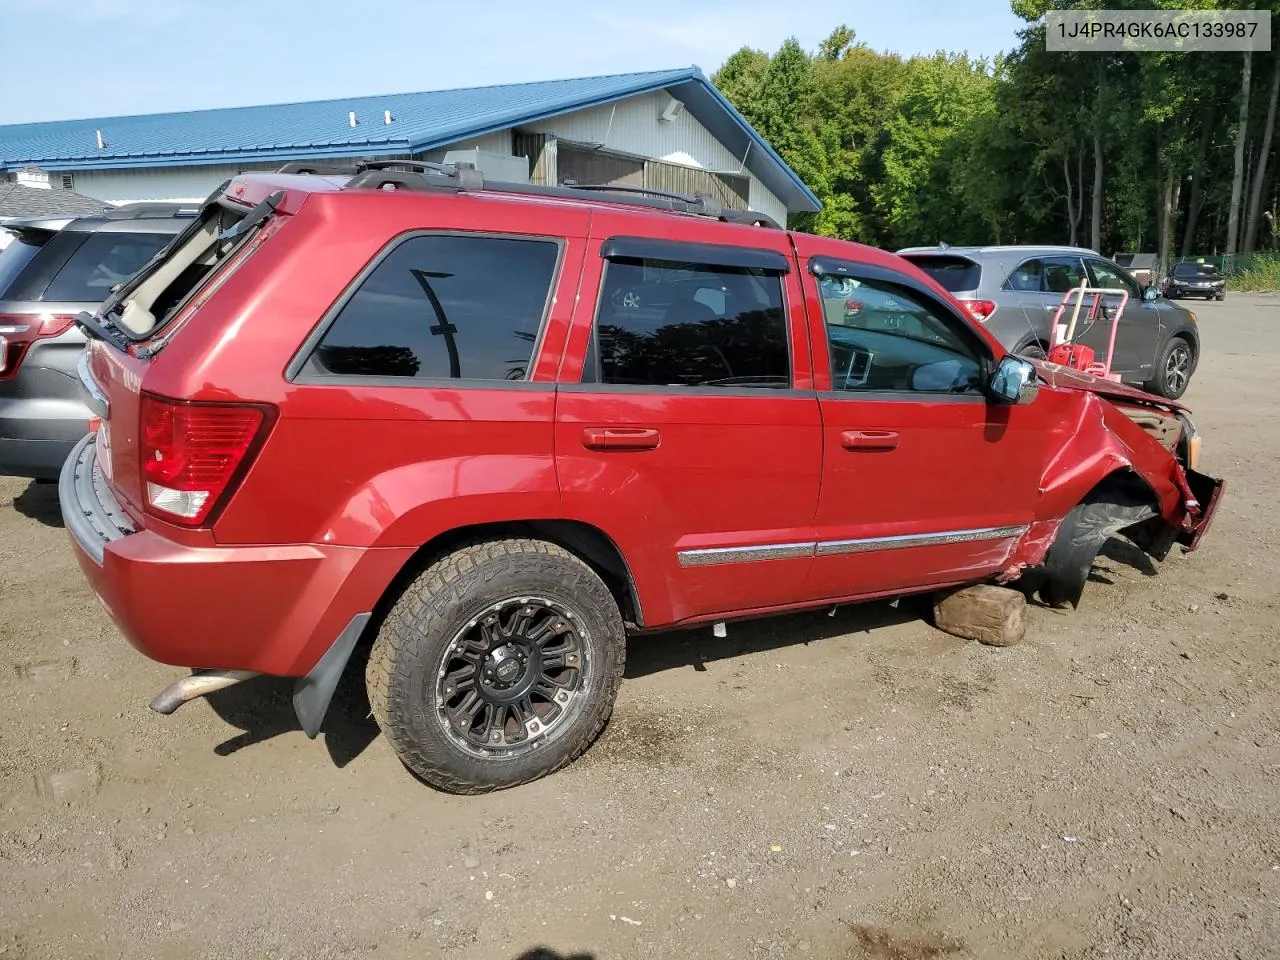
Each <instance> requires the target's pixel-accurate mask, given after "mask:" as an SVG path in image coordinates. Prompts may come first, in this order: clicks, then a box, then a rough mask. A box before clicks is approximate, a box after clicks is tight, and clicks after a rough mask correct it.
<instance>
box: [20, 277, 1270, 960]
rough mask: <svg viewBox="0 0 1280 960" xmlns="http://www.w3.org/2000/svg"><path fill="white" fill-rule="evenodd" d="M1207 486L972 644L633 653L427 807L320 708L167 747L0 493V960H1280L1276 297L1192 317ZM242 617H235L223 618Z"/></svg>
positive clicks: (803, 625) (764, 631) (890, 631)
mask: <svg viewBox="0 0 1280 960" xmlns="http://www.w3.org/2000/svg"><path fill="white" fill-rule="evenodd" d="M1193 308H1194V309H1195V310H1196V311H1197V313H1199V314H1200V317H1201V321H1202V327H1203V335H1204V337H1205V340H1206V343H1207V349H1206V354H1205V357H1204V359H1203V362H1202V364H1201V367H1200V370H1199V372H1198V374H1197V377H1196V379H1195V380H1194V381H1193V383H1192V386H1191V389H1190V391H1189V393H1188V396H1187V400H1188V402H1189V404H1190V405H1191V406H1192V408H1193V410H1194V411H1195V415H1196V419H1197V423H1198V425H1199V426H1200V428H1201V430H1202V432H1203V433H1204V434H1205V451H1204V461H1205V465H1206V467H1207V469H1208V470H1209V471H1210V472H1214V473H1217V474H1218V475H1221V476H1225V477H1227V478H1228V479H1229V482H1230V484H1231V489H1230V491H1229V493H1228V496H1227V499H1226V500H1225V501H1224V505H1223V507H1222V509H1221V511H1220V512H1219V514H1218V519H1217V520H1216V521H1215V524H1214V528H1213V530H1212V531H1211V533H1210V535H1209V536H1208V538H1207V539H1206V541H1205V543H1204V545H1203V546H1202V548H1201V549H1200V550H1199V551H1197V552H1196V553H1194V554H1191V555H1186V556H1184V555H1182V554H1181V553H1175V554H1174V555H1173V556H1171V557H1170V559H1169V560H1168V561H1167V562H1166V563H1164V564H1163V565H1161V566H1160V568H1159V570H1158V571H1156V570H1155V569H1153V568H1152V567H1151V566H1150V565H1149V564H1147V563H1145V562H1144V560H1143V558H1142V556H1141V555H1140V554H1137V553H1136V551H1135V550H1133V548H1131V547H1128V546H1126V545H1125V544H1123V543H1120V542H1114V541H1113V542H1112V543H1111V544H1109V545H1108V547H1107V548H1106V550H1105V551H1104V556H1103V557H1102V558H1100V560H1099V562H1098V565H1097V568H1096V570H1095V577H1094V582H1092V583H1091V584H1090V585H1089V587H1088V588H1087V591H1086V593H1085V599H1084V603H1083V604H1082V606H1081V609H1080V610H1079V611H1077V612H1058V611H1051V610H1047V609H1043V608H1041V609H1036V610H1034V611H1033V612H1032V624H1031V629H1030V632H1029V635H1028V639H1027V641H1026V642H1025V643H1024V644H1023V645H1021V646H1018V647H1012V648H1008V649H999V648H988V647H982V646H980V645H977V644H973V643H966V642H963V641H960V640H957V639H955V638H952V637H949V636H946V635H943V634H941V633H938V632H936V631H935V630H933V629H932V628H930V627H929V626H927V625H926V624H925V623H924V622H922V620H921V619H920V607H919V605H918V604H916V603H913V602H911V601H904V602H903V603H902V604H901V606H900V607H899V608H897V609H895V608H893V607H891V606H890V605H888V604H874V605H870V606H865V607H862V608H857V609H842V610H841V611H839V612H838V613H837V614H836V615H835V616H834V617H828V616H827V615H826V614H825V613H818V614H815V615H806V616H797V617H787V618H782V619H777V620H772V621H762V622H758V623H755V624H752V625H745V626H731V628H730V630H729V636H728V638H727V639H726V640H716V639H714V638H713V637H712V636H711V634H710V631H709V630H702V631H697V632H689V633H682V634H676V635H669V636H663V637H658V638H648V639H643V640H636V641H633V642H632V644H631V648H630V652H629V656H628V673H627V676H628V680H627V682H626V683H624V685H623V688H622V692H621V696H620V699H619V703H618V707H617V710H616V712H615V714H614V718H613V720H612V722H611V723H610V725H609V727H608V728H607V730H606V732H605V734H604V736H603V737H602V739H601V740H600V741H599V742H598V743H597V745H596V746H595V747H594V748H593V749H592V750H591V752H590V753H589V754H588V755H587V756H586V757H585V758H584V759H582V760H580V761H579V762H578V763H576V764H574V765H572V766H570V767H569V768H568V769H566V770H565V771H564V772H562V773H560V774H558V775H556V776H554V777H551V778H548V779H545V780H542V781H540V782H538V783H535V784H533V785H531V786H528V787H524V788H520V789H516V790H511V791H506V792H503V793H500V794H495V795H490V796H487V797H481V798H455V797H450V796H445V795H441V794H437V793H435V792H433V791H431V790H430V789H429V788H427V787H424V786H422V785H420V784H419V783H418V782H417V781H416V780H414V778H413V777H411V776H410V775H409V774H408V773H407V772H406V771H405V770H404V768H403V767H402V766H401V765H400V764H399V763H398V762H397V761H396V759H395V757H394V756H393V754H392V752H391V750H390V748H389V746H388V745H387V743H386V742H385V741H384V740H383V739H382V738H381V737H379V736H378V735H377V731H376V729H375V728H374V727H373V725H372V722H371V721H369V720H368V719H366V717H367V712H368V706H367V702H366V701H365V700H364V698H363V694H362V692H361V690H360V684H359V683H358V682H353V683H349V684H347V686H346V688H345V689H341V690H340V691H339V697H338V701H337V704H336V706H335V709H334V711H333V712H332V713H331V715H330V720H329V722H328V730H327V731H326V732H324V733H322V734H321V736H320V738H319V739H317V740H316V741H309V740H307V739H306V737H305V736H304V735H303V734H302V733H301V732H300V730H299V729H298V725H297V722H296V721H295V720H294V718H293V715H292V712H291V709H290V706H289V692H290V688H289V685H288V684H287V683H280V682H276V681H254V682H252V683H249V684H245V685H243V686H241V687H239V688H236V689H232V690H228V691H224V692H223V694H222V695H220V696H218V697H217V698H216V699H213V700H210V701H199V702H196V703H193V704H191V705H189V706H187V707H184V708H183V709H182V710H181V711H179V712H178V713H177V714H175V715H174V716H172V717H161V716H159V715H156V714H153V713H151V712H150V711H149V710H148V709H147V703H148V701H149V700H150V698H151V697H152V696H153V695H154V694H155V693H157V692H158V691H159V690H160V689H161V688H162V687H164V686H165V685H166V684H168V683H169V682H170V681H172V680H173V679H176V678H177V677H178V676H180V675H181V671H178V670H176V669H173V668H169V667H164V666H160V665H157V664H154V663H150V662H148V661H146V660H145V659H143V658H142V657H141V656H140V655H139V654H137V653H135V652H134V651H133V649H132V648H131V647H129V646H128V645H127V643H126V642H125V641H124V640H123V639H122V638H121V637H120V636H119V635H118V634H117V632H116V630H115V629H114V627H113V626H112V625H111V623H110V622H109V620H108V619H107V617H106V615H105V614H104V613H103V612H102V611H101V610H100V609H99V607H98V605H97V603H96V602H95V601H94V599H93V597H92V596H91V594H90V592H89V590H88V589H87V588H86V586H85V584H84V582H83V580H82V579H81V576H80V574H79V571H78V569H77V568H76V566H75V563H74V562H73V560H72V558H71V554H70V550H69V547H68V545H67V542H66V534H65V532H64V531H63V530H62V529H61V527H60V525H59V520H58V512H57V504H56V493H55V490H54V488H53V487H49V486H35V485H30V486H29V485H28V484H26V483H25V482H21V481H16V480H3V479H0V654H2V656H3V667H2V672H0V804H2V805H3V806H2V807H0V811H2V812H0V957H3V960H10V958H24V960H26V958H46V957H48V958H73V957H104V958H105V957H111V958H115V957H119V958H129V960H137V958H143V957H154V958H161V960H169V958H188V957H191V958H194V957H201V958H224V957H225V958H255V960H258V958H308V960H324V958H378V960H400V958H406V960H407V958H413V960H423V958H434V957H444V958H455V957H456V958H466V960H470V958H486V960H515V958H517V957H523V958H526V960H531V958H541V960H552V958H556V957H565V958H567V957H572V958H574V960H585V958H587V957H593V958H598V960H613V958H663V960H667V958H678V957H715V958H742V960H747V958H784V957H788V958H789V957H813V958H842V960H858V958H872V960H929V958H935V957H938V958H944V957H945V958H970V957H972V958H1006V957H1008V958H1014V957H1016V958H1027V960H1031V958H1035V960H1052V958H1073V960H1075V958H1079V960H1085V958H1089V960H1093V958H1102V957H1117V958H1119V957H1124V958H1129V957H1142V958H1147V957H1161V958H1163V957H1168V958H1175V957H1176V958H1209V957H1215V958H1216V957H1222V958H1239V960H1255V958H1264V957H1271V958H1274V957H1280V698H1278V696H1277V690H1278V689H1280V671H1277V661H1278V660H1280V646H1278V645H1277V636H1278V628H1277V615H1278V614H1280V611H1278V610H1277V594H1278V592H1277V583H1278V582H1280V550H1278V548H1277V543H1278V542H1280V508H1278V507H1277V503H1278V502H1280V456H1278V454H1280V421H1278V420H1277V419H1276V418H1275V417H1274V416H1273V415H1272V414H1270V413H1268V412H1265V411H1266V407H1268V406H1273V405H1274V403H1275V397H1276V379H1277V376H1280V298H1266V297H1254V298H1246V297H1244V296H1238V297H1232V298H1230V299H1229V300H1228V301H1227V302H1226V303H1224V304H1217V303H1209V304H1204V305H1201V304H1198V303H1197V304H1195V305H1194V307H1193ZM227 600H228V602H234V598H230V597H229V598H227Z"/></svg>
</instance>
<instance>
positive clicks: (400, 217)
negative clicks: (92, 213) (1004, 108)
mask: <svg viewBox="0 0 1280 960" xmlns="http://www.w3.org/2000/svg"><path fill="white" fill-rule="evenodd" d="M832 278H840V280H841V281H842V282H841V283H840V284H836V286H839V287H840V288H841V289H843V288H844V287H845V286H848V285H849V284H853V285H855V286H857V287H858V288H859V290H860V294H859V301H860V302H861V303H863V304H865V305H866V307H865V309H862V310H860V311H858V312H856V314H854V315H849V313H848V311H846V310H843V309H841V310H836V311H828V310H826V309H825V306H826V305H825V304H824V296H823V294H824V291H825V290H828V289H829V288H830V287H831V286H832V283H831V281H832ZM844 281H848V283H845V282H844ZM79 323H80V324H81V326H82V327H83V328H84V330H85V331H86V332H87V333H88V334H89V337H90V345H89V347H88V349H87V350H86V352H85V354H84V358H83V360H82V362H81V368H80V377H81V379H82V381H83V383H84V388H85V393H86V396H87V399H88V402H89V403H90V404H91V406H92V407H93V409H94V412H95V415H96V417H97V418H98V419H97V421H96V422H95V429H94V431H93V432H92V433H91V434H89V435H88V436H86V437H85V438H84V440H83V441H81V443H80V444H79V446H78V447H77V448H76V450H75V452H74V453H73V454H72V455H71V456H70V457H69V459H68V460H67V463H66V466H65V467H64V469H63V473H62V477H61V481H60V495H61V501H62V509H63V516H64V518H65V521H66V526H67V529H68V531H69V533H70V537H71V540H72V542H73V544H74V548H75V552H76V554H77V557H78V559H79V562H80V566H81V568H82V569H83V571H84V573H85V575H86V576H87V577H88V579H89V581H90V583H91V584H92V586H93V589H94V590H95V592H96V593H97V595H98V597H99V598H100V599H101V601H102V603H103V605H104V606H105V607H106V609H107V611H108V612H109V613H110V615H111V616H112V618H113V619H114V620H115V622H116V623H117V624H118V625H119V627H120V629H121V631H122V632H123V633H124V634H125V636H126V637H127V638H128V639H129V640H130V642H131V643H132V644H133V645H134V646H135V647H137V649H138V650H140V651H141V652H142V653H144V654H145V655H147V656H148V657H151V658H153V659H155V660H159V661H162V662H164V663H169V664H174V665H181V666H184V667H190V668H195V669H196V673H195V674H194V675H193V676H189V677H186V678H184V679H182V680H180V681H178V682H177V683H175V685H174V686H173V687H171V688H170V689H169V690H167V691H165V692H164V693H162V694H161V695H160V696H159V697H157V699H156V701H155V703H154V704H153V706H154V707H155V708H156V709H157V710H160V711H161V712H166V713H167V712H171V711H172V710H174V709H175V708H176V707H177V706H178V705H179V704H180V703H182V702H185V701H186V700H189V699H192V698H193V697H195V696H199V695H202V694H204V693H207V692H209V691H210V690H213V689H217V688H219V687H223V686H227V685H229V684H231V683H234V682H238V681H239V680H242V679H244V678H246V677H249V676H253V675H256V674H271V675H276V676H281V677H294V678H297V681H296V687H295V695H294V704H295V708H296V712H297V715H298V718H299V721H300V723H301V725H302V727H303V729H304V730H305V731H306V733H307V734H308V735H309V736H315V735H316V733H317V731H318V730H319V728H320V725H321V722H322V719H323V717H324V714H325V711H326V709H327V707H328V705H329V701H330V698H331V696H332V693H333V690H334V687H335V685H336V684H337V682H338V679H339V677H340V676H341V675H342V674H343V672H344V670H345V669H346V668H347V664H348V662H349V661H350V659H351V654H352V651H353V650H354V649H355V648H356V647H357V645H359V644H360V643H361V642H362V641H367V642H369V643H371V644H372V649H371V651H370V652H369V660H368V667H367V671H366V677H365V679H366V683H367V687H368V692H369V698H370V702H371V703H372V706H373V713H374V716H375V717H376V719H377V721H378V723H379V725H380V726H381V729H382V730H383V731H384V733H385V734H386V736H387V737H388V738H389V740H390V742H391V743H392V744H393V746H394V748H395V750H396V751H397V753H398V755H399V756H400V757H401V758H402V760H403V761H404V763H405V764H406V765H407V766H408V767H409V768H410V769H412V770H413V771H414V772H415V773H417V774H418V775H419V776H421V777H422V778H423V779H425V780H426V781H428V782H429V783H431V784H433V785H435V786H437V787H439V788H441V789H444V790H448V791H453V792H460V793H477V792H482V791H487V790H492V789H496V788H501V787H509V786H513V785H515V784H519V783H524V782H527V781H530V780H533V779H536V778H538V777H541V776H543V775H545V774H548V773H550V772H551V771H554V770H556V769H557V768H559V767H561V766H563V765H564V764H566V763H569V762H570V761H572V760H574V759H575V758H576V757H578V756H579V755H580V754H582V753H583V752H584V751H585V750H586V749H588V747H589V746H590V744H591V742H592V740H593V739H594V738H595V737H596V736H597V734H598V733H599V732H600V730H601V729H602V728H603V726H604V724H605V723H606V721H607V719H608V717H609V715H610V712H611V709H612V705H613V701H614V697H615V694H616V692H617V689H618V684H619V681H620V678H621V676H622V672H623V659H624V655H625V640H626V637H627V634H628V633H643V632H647V631H653V630H659V629H666V628H671V627H683V626H688V625H692V624H699V623H718V622H721V621H726V620H730V619H735V618H746V617H754V616H759V615H765V614H772V613H777V612H780V611H786V610H796V609H802V608H806V607H817V606H826V605H830V604H834V603H847V602H853V601H859V600H866V599H869V598H875V597H891V596H899V595H905V594H910V593H918V592H924V591H932V590H936V589H939V588H945V587H951V586H956V585H963V584H970V583H979V582H983V581H998V582H1005V583H1009V582H1015V581H1016V582H1017V583H1019V584H1021V585H1022V586H1024V587H1025V588H1027V589H1028V590H1039V592H1040V595H1041V596H1042V598H1044V599H1045V600H1046V601H1048V602H1051V603H1054V604H1074V603H1076V602H1077V601H1078V600H1079V598H1080V595H1081V591H1082V589H1083V585H1084V582H1085V579H1086V577H1087V575H1088V572H1089V567H1090V564H1091V562H1092V561H1093V559H1094V557H1095V556H1096V554H1097V552H1098V550H1099V549H1100V547H1101V545H1102V543H1103V542H1104V541H1105V540H1106V538H1107V537H1108V536H1110V535H1111V534H1113V533H1116V532H1121V531H1122V532H1124V533H1125V534H1126V535H1128V536H1130V537H1131V538H1132V539H1133V540H1134V541H1135V542H1137V543H1138V544H1139V545H1140V546H1142V547H1143V548H1144V549H1145V550H1146V551H1147V552H1149V553H1150V554H1151V555H1152V556H1154V557H1156V558H1160V559H1163V558H1164V557H1165V556H1166V555H1167V553H1168V552H1169V551H1170V550H1172V549H1173V547H1174V546H1175V545H1176V544H1181V546H1182V548H1183V549H1184V550H1192V549H1194V548H1195V547H1196V545H1197V543H1198V542H1199V540H1200V537H1201V536H1202V534H1203V533H1204V532H1205V530H1206V529H1207V528H1208V525H1209V522H1210V519H1211V517H1212V514H1213V511H1214V509H1215V506H1216V505H1217V502H1218V499H1219V496H1220V493H1221V490H1222V483H1221V481H1219V480H1216V479H1214V478H1212V477H1209V476H1206V475H1204V474H1201V473H1199V472H1197V471H1196V469H1195V466H1196V458H1197V453H1198V449H1199V437H1198V436H1197V435H1196V432H1195V429H1194V428H1193V426H1192V423H1191V420H1190V419H1189V418H1188V417H1187V415H1186V412H1185V410H1184V409H1183V408H1182V407H1181V406H1180V405H1179V404H1178V403H1176V402H1172V401H1168V400H1162V399H1160V398H1157V397H1153V396H1150V395H1147V394H1145V393H1142V392H1141V391H1138V390H1136V389H1132V388H1128V387H1124V386H1121V385H1119V384H1115V383H1110V382H1107V381H1102V380H1096V379H1094V378H1092V377H1089V376H1086V375H1083V374H1077V373H1072V372H1071V371H1067V370H1064V369H1063V368H1060V367H1054V366H1051V365H1048V364H1045V363H1037V364H1034V365H1033V364H1032V363H1030V362H1028V361H1026V360H1023V359H1020V358H1017V357H1013V356H1007V355H1005V353H1004V352H1003V351H1002V350H1001V348H1000V345H999V344H998V343H997V342H996V341H995V340H994V339H993V338H992V337H991V336H990V335H989V334H988V333H987V332H986V331H985V330H984V329H983V327H982V325H981V324H978V323H974V322H972V321H971V320H970V319H969V318H968V315H967V314H966V313H965V311H964V310H963V309H962V308H961V307H960V305H958V304H957V303H956V302H955V301H954V300H953V299H952V298H951V297H950V295H949V294H948V293H947V292H946V291H945V290H943V289H942V288H941V287H940V286H938V285H937V284H936V283H935V282H934V281H932V280H931V279H930V278H929V277H928V276H927V275H925V274H924V273H923V272H921V271H920V270H919V269H917V268H915V267H914V266H912V265H911V264H910V263H908V262H907V261H905V260H903V259H901V258H899V257H897V256H894V255H892V254H888V253H884V252H881V251H878V250H874V249H871V248H868V247H864V246H860V245H857V244H853V243H846V242H841V241H836V240H831V239H824V238H820V237H815V236H809V235H805V234H800V233H792V232H788V231H787V230H784V229H781V228H779V227H778V226H777V225H776V224H774V223H772V222H771V221H769V220H768V218H767V217H764V216H761V215H757V214H753V213H750V212H743V211H735V210H721V209H716V208H714V207H713V206H712V205H711V204H710V203H708V202H707V201H706V200H704V199H699V198H680V197H675V196H674V195H657V194H652V193H643V192H637V193H624V192H621V191H620V190H618V189H614V188H610V189H607V190H606V189H594V190H593V189H589V188H584V187H558V188H548V187H537V186H530V185H516V184H494V183H492V182H490V183H485V182H484V180H483V178H482V177H481V176H480V175H479V174H478V173H477V171H475V170H474V169H471V168H468V167H462V166H459V167H453V166H432V165H425V164H409V163H371V164H363V165H360V166H358V167H356V168H353V169H352V170H348V171H345V172H336V171H325V170H314V169H313V170H311V171H309V172H300V171H298V170H296V169H292V168H288V167H287V168H285V170H283V171H281V172H280V173H277V174H253V175H245V176H241V177H238V178H236V179H234V180H232V181H229V182H228V183H227V184H225V185H224V186H223V187H222V188H220V189H219V190H218V191H216V192H215V193H214V195H212V196H211V197H210V198H209V199H208V201H207V202H206V203H205V204H204V208H203V212H202V214H201V215H200V216H199V217H198V218H196V219H195V220H194V221H193V222H192V223H191V225H190V226H189V228H188V229H187V230H186V231H185V232H184V233H183V234H181V235H180V236H178V237H177V238H175V240H174V241H173V242H172V243H171V244H170V245H169V246H168V247H166V249H165V250H163V251H162V252H161V253H160V254H158V255H157V257H156V258H155V259H154V260H153V261H152V262H151V263H150V264H149V265H148V266H147V267H145V268H144V269H143V270H142V271H141V272H139V273H138V274H137V275H135V276H134V277H132V278H131V279H130V280H129V281H127V282H126V283H125V284H124V285H123V286H122V287H120V288H119V289H118V290H116V291H115V292H114V293H113V294H112V296H111V297H110V299H108V300H107V301H106V302H105V303H104V304H103V305H102V307H101V308H100V309H99V310H98V311H97V312H96V313H95V314H93V315H90V314H87V313H86V314H81V316H80V318H79Z"/></svg>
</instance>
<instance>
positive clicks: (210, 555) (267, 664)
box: [58, 434, 413, 677]
mask: <svg viewBox="0 0 1280 960" xmlns="http://www.w3.org/2000/svg"><path fill="white" fill-rule="evenodd" d="M94 440H95V438H94V435H92V434H91V435H89V436H87V437H85V438H84V439H83V440H81V441H80V442H79V443H78V444H77V445H76V447H75V449H74V450H73V451H72V453H71V455H70V456H69V457H68V458H67V460H66V463H65V464H64V466H63V469H62V473H61V476H60V478H59V484H58V495H59V499H60V500H61V506H62V515H63V521H64V523H65V525H66V528H67V532H68V534H69V535H70V539H71V542H72V545H73V548H74V551H75V554H76V560H77V561H78V562H79V564H80V569H81V570H82V571H83V573H84V575H85V577H86V578H87V579H88V581H89V584H90V586H91V587H92V588H93V591H94V593H95V594H96V595H97V597H98V600H99V601H100V602H101V603H102V605H103V607H104V608H105V609H106V611H107V612H108V613H109V614H110V615H111V618H112V620H114V621H115V623H116V626H117V627H119V629H120V632H121V633H123V634H124V636H125V638H126V639H127V640H128V641H129V642H130V643H131V644H132V645H133V646H134V647H135V648H136V649H137V650H139V651H140V652H141V653H143V654H144V655H145V656H147V657H149V658H150V659H152V660H157V661H159V662H161V663H168V664H173V665H175V666H184V667H194V668H202V669H224V670H251V671H254V672H255V673H266V674H273V675H275V676H284V677H302V676H305V675H306V674H307V673H308V672H309V671H311V669H312V668H313V667H314V666H316V664H317V663H318V662H319V660H320V659H321V657H323V656H324V654H325V653H326V651H328V650H329V649H330V648H331V647H332V646H333V645H334V643H335V641H337V640H338V639H339V637H341V636H342V635H343V632H344V631H345V630H346V629H347V628H348V626H349V625H350V624H351V623H352V621H353V620H354V619H355V618H357V617H359V616H360V615H361V614H365V613H367V612H368V611H370V610H372V609H373V607H374V604H376V603H377V601H378V599H379V598H380V596H381V594H382V592H383V591H384V590H385V589H386V586H387V584H388V583H390V582H391V580H392V579H393V578H394V576H395V574H396V573H397V572H398V571H399V570H400V568H401V567H402V566H403V564H404V563H405V562H406V561H407V560H408V559H409V557H410V556H411V555H412V553H413V551H412V550H411V549H400V548H396V549H376V548H375V549H365V548H357V547H338V546H329V545H316V544H293V545H282V546H226V547H222V546H217V547H190V546H186V545H184V544H180V543H176V542H174V541H172V540H169V539H167V538H166V537H164V536H162V535H160V534H159V533H157V532H155V531H151V530H146V529H137V528H135V526H134V525H133V523H132V522H131V521H130V520H129V518H128V517H127V516H126V515H125V513H124V511H123V510H121V509H120V506H119V504H118V503H117V502H116V500H115V498H114V497H113V496H112V494H111V490H110V487H109V486H108V485H107V484H106V482H105V480H104V479H103V476H102V472H101V470H100V469H99V468H98V466H97V460H96V456H95V443H94Z"/></svg>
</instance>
